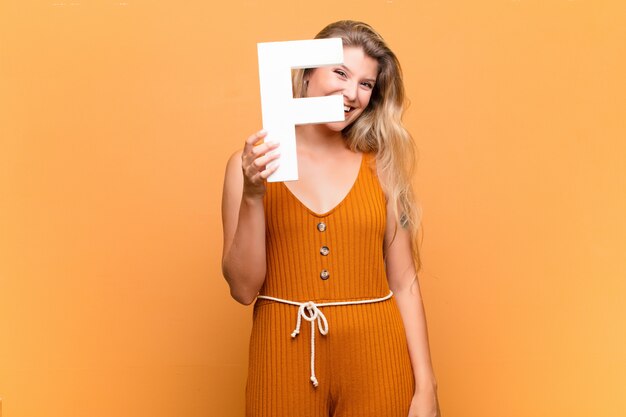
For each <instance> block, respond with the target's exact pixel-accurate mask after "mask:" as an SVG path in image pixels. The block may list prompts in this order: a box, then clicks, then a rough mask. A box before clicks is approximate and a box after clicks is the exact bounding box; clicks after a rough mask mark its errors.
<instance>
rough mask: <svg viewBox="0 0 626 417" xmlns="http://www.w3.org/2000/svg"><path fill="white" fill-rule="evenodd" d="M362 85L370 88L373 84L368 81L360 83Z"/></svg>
mask: <svg viewBox="0 0 626 417" xmlns="http://www.w3.org/2000/svg"><path fill="white" fill-rule="evenodd" d="M361 84H362V85H364V86H365V87H367V88H369V89H370V90H371V89H372V88H374V84H372V83H370V82H365V83H361Z"/></svg>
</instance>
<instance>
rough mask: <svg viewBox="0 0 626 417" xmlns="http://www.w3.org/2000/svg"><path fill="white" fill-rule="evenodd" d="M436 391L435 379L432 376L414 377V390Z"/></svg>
mask: <svg viewBox="0 0 626 417" xmlns="http://www.w3.org/2000/svg"><path fill="white" fill-rule="evenodd" d="M424 391H427V392H437V380H436V379H435V378H434V377H420V378H419V379H417V378H416V379H415V392H416V393H418V392H424Z"/></svg>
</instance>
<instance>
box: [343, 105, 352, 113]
mask: <svg viewBox="0 0 626 417" xmlns="http://www.w3.org/2000/svg"><path fill="white" fill-rule="evenodd" d="M352 110H354V107H350V106H346V105H344V106H343V111H345V112H346V113H350V112H351V111H352Z"/></svg>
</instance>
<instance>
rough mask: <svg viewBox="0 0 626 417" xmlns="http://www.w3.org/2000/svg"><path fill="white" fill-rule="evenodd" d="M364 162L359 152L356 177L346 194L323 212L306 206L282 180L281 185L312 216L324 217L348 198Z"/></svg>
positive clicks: (359, 176) (357, 180) (362, 155)
mask: <svg viewBox="0 0 626 417" xmlns="http://www.w3.org/2000/svg"><path fill="white" fill-rule="evenodd" d="M364 162H365V154H364V153H363V152H361V162H360V163H359V169H358V171H357V173H356V178H355V179H354V181H353V182H352V186H351V187H350V188H349V189H348V191H347V192H346V194H345V195H344V196H343V198H342V199H341V200H340V201H339V203H337V204H336V205H335V206H334V207H333V208H331V209H330V210H328V211H326V212H324V213H317V212H315V211H313V210H312V209H311V208H310V207H309V206H307V205H306V204H304V203H303V202H302V200H300V199H299V198H298V197H297V196H296V195H295V194H294V192H293V191H291V190H290V189H289V187H287V185H286V184H285V183H284V182H281V185H282V186H283V188H284V189H285V190H287V193H288V194H289V195H291V197H293V198H294V199H295V200H296V201H297V202H298V204H299V205H300V206H302V207H303V208H304V209H306V210H307V211H308V212H309V213H311V214H312V215H313V216H315V217H326V216H329V215H330V214H332V213H333V212H334V211H335V210H337V209H338V208H339V207H340V206H342V205H343V203H344V202H345V201H346V200H347V199H348V197H349V196H350V194H352V191H354V188H355V187H356V184H357V183H358V182H359V178H361V171H362V170H363V165H364Z"/></svg>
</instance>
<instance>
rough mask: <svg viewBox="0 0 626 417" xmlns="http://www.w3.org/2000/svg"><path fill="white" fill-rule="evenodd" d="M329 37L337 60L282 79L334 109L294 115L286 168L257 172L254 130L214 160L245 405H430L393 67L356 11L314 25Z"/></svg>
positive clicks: (331, 408) (267, 412)
mask: <svg viewBox="0 0 626 417" xmlns="http://www.w3.org/2000/svg"><path fill="white" fill-rule="evenodd" d="M334 37H341V38H342V39H343V45H344V64H343V65H335V66H330V67H322V68H317V69H306V70H299V71H297V72H296V73H295V75H294V91H295V92H296V96H299V97H306V96H309V97H313V96H326V95H331V94H342V95H343V97H344V111H345V121H343V122H334V123H325V124H312V125H302V126H298V127H297V128H296V137H297V156H298V169H299V178H300V180H298V181H294V182H290V183H288V184H287V183H282V182H280V183H267V182H266V179H267V177H268V176H269V175H271V174H272V173H273V172H274V171H275V170H276V169H277V167H278V163H279V157H280V152H279V147H278V146H277V145H276V144H273V143H264V142H263V138H264V137H265V133H264V132H263V131H260V132H257V133H256V134H253V135H252V136H250V137H249V138H248V139H247V140H246V142H245V145H244V148H243V150H242V151H239V152H237V153H235V154H234V155H233V156H232V157H231V158H230V160H229V162H228V165H227V168H226V177H225V183H224V196H223V198H224V199H223V206H222V212H223V222H224V252H223V263H222V266H223V273H224V276H225V278H226V280H227V282H228V284H229V286H230V291H231V295H232V297H233V298H234V299H235V300H237V301H238V302H240V303H242V304H246V305H247V304H250V303H252V302H253V301H254V300H255V299H256V300H257V301H256V303H255V306H254V315H253V328H252V335H251V340H250V364H249V374H248V382H247V388H246V415H247V416H298V417H301V416H316V417H317V416H335V417H346V416H359V417H363V416H372V417H374V416H376V417H383V416H398V417H406V416H407V415H408V416H419V417H436V416H439V406H438V401H437V384H436V380H435V376H434V372H433V369H432V364H431V360H430V353H429V346H428V336H427V328H426V320H425V316H424V310H423V305H422V300H421V296H420V290H419V283H418V281H417V275H416V273H417V270H419V266H420V262H419V252H418V250H417V247H418V246H417V239H416V237H417V232H418V226H419V218H418V211H417V210H416V208H415V202H414V201H413V195H412V191H411V182H410V181H411V175H412V164H413V159H414V156H413V155H414V148H413V146H414V145H413V142H412V139H411V137H410V135H409V134H408V132H407V131H406V130H405V128H404V127H403V125H402V122H401V115H402V112H403V109H404V87H403V83H402V74H401V71H400V66H399V63H398V61H397V58H396V56H395V55H394V54H393V52H391V50H390V49H389V48H388V47H387V46H386V44H385V42H384V40H383V39H382V37H381V36H380V35H379V34H378V33H376V32H375V31H374V30H373V29H372V28H371V27H370V26H369V25H367V24H365V23H362V22H354V21H340V22H335V23H332V24H330V25H329V26H327V27H326V28H324V29H323V30H322V31H321V32H320V33H319V34H318V35H317V36H316V38H318V39H319V38H334ZM294 326H295V327H296V328H295V330H294ZM306 326H309V327H310V330H309V329H306ZM301 329H302V334H300V331H301Z"/></svg>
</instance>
